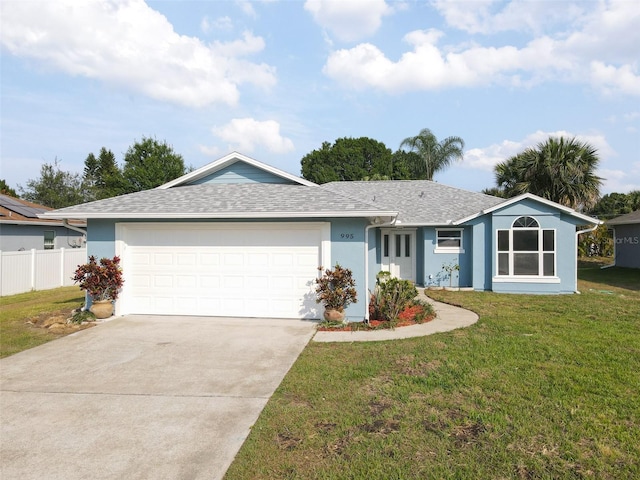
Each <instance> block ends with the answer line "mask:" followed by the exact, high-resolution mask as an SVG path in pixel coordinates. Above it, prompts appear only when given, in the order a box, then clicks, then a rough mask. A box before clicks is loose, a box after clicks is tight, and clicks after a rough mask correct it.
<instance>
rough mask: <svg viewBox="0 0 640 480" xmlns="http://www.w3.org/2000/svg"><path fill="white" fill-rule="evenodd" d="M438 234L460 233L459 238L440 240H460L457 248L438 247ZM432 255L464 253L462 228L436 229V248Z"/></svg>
mask: <svg viewBox="0 0 640 480" xmlns="http://www.w3.org/2000/svg"><path fill="white" fill-rule="evenodd" d="M440 232H460V237H443V238H442V239H443V240H444V239H456V240H460V246H459V247H440V246H439V245H438V240H440V238H439V233H440ZM433 253H464V228H436V248H435V249H434V250H433Z"/></svg>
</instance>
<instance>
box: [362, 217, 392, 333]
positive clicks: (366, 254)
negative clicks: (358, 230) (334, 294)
mask: <svg viewBox="0 0 640 480" xmlns="http://www.w3.org/2000/svg"><path fill="white" fill-rule="evenodd" d="M397 219H398V216H397V215H396V216H395V217H393V220H391V221H390V222H386V223H385V222H382V223H372V224H371V225H367V226H366V227H364V290H365V295H366V300H365V305H364V308H365V309H364V322H365V323H369V300H370V298H369V230H370V229H372V228H376V227H393V226H394V225H395V224H396V220H397ZM374 222H375V219H374Z"/></svg>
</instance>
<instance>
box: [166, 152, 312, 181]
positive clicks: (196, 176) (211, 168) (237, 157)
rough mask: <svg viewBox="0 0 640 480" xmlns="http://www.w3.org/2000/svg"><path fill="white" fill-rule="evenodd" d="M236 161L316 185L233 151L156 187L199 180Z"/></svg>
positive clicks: (276, 174) (282, 176)
mask: <svg viewBox="0 0 640 480" xmlns="http://www.w3.org/2000/svg"><path fill="white" fill-rule="evenodd" d="M236 162H243V163H246V164H248V165H251V166H252V167H254V168H257V169H259V170H263V171H265V172H267V173H269V174H271V175H274V176H276V177H280V178H282V179H284V180H287V181H289V182H292V183H294V184H298V185H304V186H307V187H312V186H316V184H315V183H313V182H310V181H308V180H305V179H304V178H300V177H297V176H295V175H292V174H290V173H288V172H285V171H284V170H280V169H278V168H275V167H272V166H271V165H267V164H266V163H262V162H259V161H258V160H255V159H253V158H251V157H247V156H246V155H243V154H241V153H238V152H231V153H230V154H228V155H225V156H224V157H222V158H219V159H218V160H216V161H214V162H211V163H208V164H207V165H205V166H203V167H200V168H198V169H197V170H194V171H193V172H189V173H187V174H186V175H183V176H182V177H179V178H176V179H175V180H172V181H170V182H167V183H165V184H163V185H160V186H159V187H156V189H157V190H166V189H168V188H172V187H179V186H184V185H188V184H190V183H193V182H196V181H197V180H200V179H202V178H205V177H208V176H210V175H212V174H214V173H216V172H218V171H220V170H222V169H224V168H226V167H228V166H230V165H232V164H234V163H236Z"/></svg>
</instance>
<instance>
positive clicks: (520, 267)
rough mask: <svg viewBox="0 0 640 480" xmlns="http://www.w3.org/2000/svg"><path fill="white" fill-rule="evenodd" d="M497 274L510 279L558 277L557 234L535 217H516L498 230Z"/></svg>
mask: <svg viewBox="0 0 640 480" xmlns="http://www.w3.org/2000/svg"><path fill="white" fill-rule="evenodd" d="M497 236H498V237H497V269H496V271H497V273H498V276H507V277H555V274H556V232H555V230H553V229H543V228H540V223H539V222H538V220H536V219H535V218H533V217H529V216H523V217H519V218H517V219H516V220H515V221H514V222H513V223H512V224H511V229H509V230H498V231H497Z"/></svg>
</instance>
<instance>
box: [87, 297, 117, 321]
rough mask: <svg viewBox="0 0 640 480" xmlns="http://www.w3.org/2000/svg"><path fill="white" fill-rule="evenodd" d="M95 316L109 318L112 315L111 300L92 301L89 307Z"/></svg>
mask: <svg viewBox="0 0 640 480" xmlns="http://www.w3.org/2000/svg"><path fill="white" fill-rule="evenodd" d="M89 311H90V312H91V313H93V314H94V315H95V316H96V318H109V317H110V316H111V315H113V302H112V301H111V300H98V301H97V302H96V301H94V302H93V303H92V304H91V307H90V308H89Z"/></svg>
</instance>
